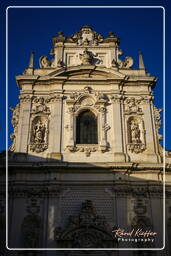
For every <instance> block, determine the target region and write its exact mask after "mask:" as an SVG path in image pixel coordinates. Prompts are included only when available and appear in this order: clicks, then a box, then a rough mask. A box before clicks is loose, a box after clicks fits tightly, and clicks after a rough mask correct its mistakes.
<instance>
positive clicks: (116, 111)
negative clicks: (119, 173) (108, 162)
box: [111, 95, 125, 162]
mask: <svg viewBox="0 0 171 256" xmlns="http://www.w3.org/2000/svg"><path fill="white" fill-rule="evenodd" d="M111 100H112V103H113V133H114V134H113V138H114V140H113V150H114V161H116V162H125V154H124V145H123V122H122V113H121V95H114V96H113V97H112V99H111Z"/></svg>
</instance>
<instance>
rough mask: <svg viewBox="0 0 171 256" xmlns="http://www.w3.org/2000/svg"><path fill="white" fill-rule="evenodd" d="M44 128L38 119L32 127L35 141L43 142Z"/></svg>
mask: <svg viewBox="0 0 171 256" xmlns="http://www.w3.org/2000/svg"><path fill="white" fill-rule="evenodd" d="M45 130H46V127H45V125H44V124H42V123H41V121H38V122H37V124H36V125H35V127H34V141H35V142H36V143H43V142H44V137H45Z"/></svg>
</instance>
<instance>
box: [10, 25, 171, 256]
mask: <svg viewBox="0 0 171 256" xmlns="http://www.w3.org/2000/svg"><path fill="white" fill-rule="evenodd" d="M119 44H120V41H119V38H118V37H117V36H116V35H115V34H113V33H109V36H108V37H103V36H101V35H100V34H98V33H97V32H95V31H94V30H93V29H92V28H91V27H89V26H83V27H82V28H80V30H79V31H78V32H77V33H75V34H74V35H71V36H69V37H65V36H64V34H63V33H59V34H58V36H56V37H54V38H53V49H52V51H51V55H52V56H53V57H52V59H48V58H47V57H46V56H42V57H41V58H40V68H34V65H33V62H34V54H33V53H32V55H31V57H30V62H29V66H28V68H27V69H26V70H25V71H24V72H23V73H22V74H21V75H18V76H16V81H17V85H18V87H19V88H20V96H19V99H20V100H19V104H17V105H16V107H15V108H12V111H13V117H12V124H13V127H14V132H13V134H12V135H11V139H12V140H13V143H12V145H11V146H10V149H9V155H8V162H9V163H8V175H9V176H8V247H9V248H13V249H16V250H15V251H11V255H25V254H22V250H21V251H17V249H21V248H24V249H25V250H26V251H24V253H28V255H45V256H46V255H59V256H62V255H69V256H70V255H71V256H72V255H75V256H77V255H87V254H90V255H118V256H122V255H128V256H129V255H130V256H131V255H156V256H157V255H166V256H169V255H170V254H171V246H170V245H169V241H170V240H169V239H170V236H171V202H170V201H169V200H170V195H171V188H170V185H171V178H170V170H171V167H170V164H171V156H170V154H169V152H166V169H165V170H166V194H164V186H163V181H164V177H165V176H164V173H163V164H165V157H164V155H163V154H164V153H163V150H162V148H161V146H160V144H159V141H160V140H161V138H162V136H161V135H160V134H159V128H160V125H161V120H160V112H161V111H162V110H161V109H158V108H157V107H156V106H155V105H154V103H153V99H154V97H153V88H154V87H155V85H156V78H155V77H154V76H152V75H150V74H149V73H148V72H147V71H146V69H145V67H144V62H143V57H142V54H141V53H139V67H138V68H137V69H134V68H133V64H134V61H133V59H132V58H131V57H128V56H127V57H125V58H124V59H123V58H122V59H121V57H120V56H121V55H122V50H121V49H120V48H119ZM164 195H166V204H165V207H164V201H163V198H164ZM164 219H165V223H164ZM164 227H166V230H164ZM121 230H122V234H121V233H119V232H121ZM123 230H124V231H123ZM137 230H139V234H138V233H137V234H135V232H136V231H137ZM131 231H132V232H133V233H132V234H131V235H130V234H129V235H128V234H126V233H129V232H131ZM145 231H146V232H147V231H149V232H151V233H150V235H144V234H142V232H145ZM124 232H125V234H123V233H124ZM140 233H141V234H140ZM119 234H120V235H119ZM164 237H165V239H164ZM138 238H139V240H138V241H137V240H136V239H138ZM145 238H146V240H145ZM147 238H148V239H147ZM164 240H166V245H167V246H166V248H165V250H164V251H163V250H161V248H162V247H163V245H164ZM170 244H171V241H170ZM27 248H32V251H27ZM34 248H37V249H38V248H46V249H47V248H50V249H54V250H51V251H47V250H45V251H39V250H38V251H34ZM55 248H62V249H65V248H67V249H68V250H65V251H55ZM82 248H85V249H86V250H81V249H82ZM105 248H109V249H111V250H108V251H105ZM112 248H114V250H113V251H112ZM123 248H128V249H131V248H134V249H136V250H127V251H124V250H119V249H123ZM69 249H70V250H69ZM71 249H72V250H71ZM74 249H76V250H74ZM87 249H89V250H87ZM93 249H94V250H93ZM96 249H102V251H99V250H96ZM148 249H151V250H148ZM158 249H160V250H158ZM12 253H13V254H12ZM29 253H30V254H29Z"/></svg>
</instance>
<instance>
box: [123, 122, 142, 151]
mask: <svg viewBox="0 0 171 256" xmlns="http://www.w3.org/2000/svg"><path fill="white" fill-rule="evenodd" d="M127 124H128V125H127V127H128V150H129V151H131V152H132V153H136V154H138V153H141V152H143V151H144V150H145V135H144V134H145V132H144V127H143V121H142V119H141V118H139V117H130V118H129V119H128V121H127Z"/></svg>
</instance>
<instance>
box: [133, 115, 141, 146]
mask: <svg viewBox="0 0 171 256" xmlns="http://www.w3.org/2000/svg"><path fill="white" fill-rule="evenodd" d="M130 127H131V143H141V140H140V135H141V131H140V128H139V124H138V122H137V121H136V120H133V121H132V122H131V126H130Z"/></svg>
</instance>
